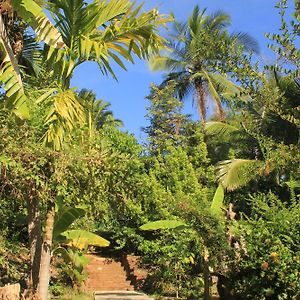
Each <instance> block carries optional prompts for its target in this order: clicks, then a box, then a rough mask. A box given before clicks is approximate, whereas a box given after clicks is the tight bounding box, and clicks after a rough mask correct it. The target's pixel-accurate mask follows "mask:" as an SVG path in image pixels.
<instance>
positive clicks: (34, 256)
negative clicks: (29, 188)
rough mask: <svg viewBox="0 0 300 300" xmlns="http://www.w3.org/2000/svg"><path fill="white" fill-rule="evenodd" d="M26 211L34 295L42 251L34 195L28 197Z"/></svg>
mask: <svg viewBox="0 0 300 300" xmlns="http://www.w3.org/2000/svg"><path fill="white" fill-rule="evenodd" d="M27 210H28V235H29V246H30V259H31V285H32V291H33V293H35V292H36V291H37V289H38V282H39V275H40V262H41V251H42V236H41V217H40V206H39V199H38V197H37V195H36V194H35V193H32V194H31V195H30V196H29V199H28V203H27Z"/></svg>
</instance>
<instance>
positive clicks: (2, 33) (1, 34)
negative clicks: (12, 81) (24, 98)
mask: <svg viewBox="0 0 300 300" xmlns="http://www.w3.org/2000/svg"><path fill="white" fill-rule="evenodd" d="M0 39H1V42H2V46H3V50H4V54H2V57H1V59H2V61H1V63H3V62H4V63H5V62H10V63H11V65H12V67H13V69H14V72H15V75H16V78H17V80H18V83H19V85H20V87H21V88H22V89H23V83H22V80H21V74H20V69H19V67H18V62H17V60H16V58H15V55H14V51H13V49H12V47H11V44H10V42H9V39H8V36H7V32H6V28H5V24H4V21H3V18H2V14H1V12H0ZM1 67H2V66H1Z"/></svg>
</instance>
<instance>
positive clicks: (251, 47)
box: [230, 32, 259, 53]
mask: <svg viewBox="0 0 300 300" xmlns="http://www.w3.org/2000/svg"><path fill="white" fill-rule="evenodd" d="M230 38H231V39H232V40H236V42H237V44H239V45H243V46H244V49H245V50H246V51H249V52H250V51H252V52H254V53H259V44H258V42H257V41H256V39H255V38H253V37H252V36H251V35H249V34H248V33H246V32H235V33H232V34H231V35H230Z"/></svg>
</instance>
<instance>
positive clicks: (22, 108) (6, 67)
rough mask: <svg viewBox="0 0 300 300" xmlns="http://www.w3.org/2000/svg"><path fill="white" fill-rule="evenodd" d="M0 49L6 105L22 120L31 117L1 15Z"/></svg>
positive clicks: (0, 67) (1, 74)
mask: <svg viewBox="0 0 300 300" xmlns="http://www.w3.org/2000/svg"><path fill="white" fill-rule="evenodd" d="M0 47H1V50H2V65H1V66H0V84H1V85H2V84H3V86H4V90H5V92H6V94H5V96H6V100H5V105H6V106H7V107H8V108H9V109H10V111H13V112H14V113H15V115H16V116H18V117H19V118H21V119H27V118H28V117H29V109H28V106H27V97H26V95H25V93H24V88H23V83H22V80H21V74H20V70H19V66H18V62H17V60H16V58H15V56H14V53H13V50H12V47H11V44H10V42H9V39H8V36H7V32H6V28H5V25H4V22H3V19H2V15H1V14H0Z"/></svg>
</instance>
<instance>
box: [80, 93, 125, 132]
mask: <svg viewBox="0 0 300 300" xmlns="http://www.w3.org/2000/svg"><path fill="white" fill-rule="evenodd" d="M78 97H79V99H80V102H81V103H82V105H83V107H84V109H85V111H86V124H87V126H88V131H89V137H90V138H91V137H92V136H93V132H94V131H95V130H99V129H101V128H102V127H103V126H104V125H112V126H116V127H118V126H122V125H123V123H122V121H121V120H118V119H115V118H114V115H113V112H112V111H111V110H109V106H110V103H107V102H104V101H103V100H100V99H96V95H95V93H94V92H93V91H89V90H86V89H82V90H81V91H80V92H79V93H78Z"/></svg>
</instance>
